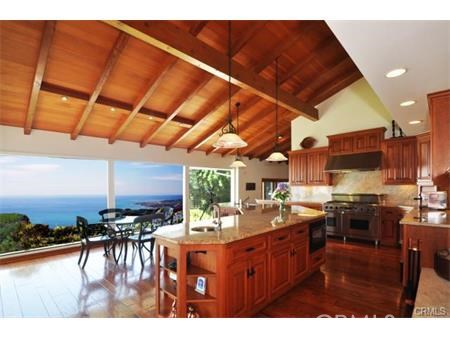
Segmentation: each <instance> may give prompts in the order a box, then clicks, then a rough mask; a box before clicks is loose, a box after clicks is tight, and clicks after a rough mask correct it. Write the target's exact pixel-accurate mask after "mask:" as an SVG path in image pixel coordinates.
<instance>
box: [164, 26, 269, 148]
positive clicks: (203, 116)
mask: <svg viewBox="0 0 450 338" xmlns="http://www.w3.org/2000/svg"><path fill="white" fill-rule="evenodd" d="M266 23H267V22H265V21H264V24H266ZM255 28H258V29H261V27H259V25H254V26H252V28H251V29H250V30H249V31H250V32H247V33H245V34H243V35H242V36H241V37H240V39H239V40H237V41H236V42H235V44H234V47H233V48H232V52H231V55H232V56H235V55H236V54H237V53H239V51H240V50H241V49H242V48H243V47H244V46H245V45H246V43H247V42H248V41H249V40H250V38H251V37H253V36H254V35H255V34H256V32H257V30H256V29H255ZM272 61H273V60H272ZM267 65H268V64H266V63H264V64H262V63H258V65H257V66H258V68H257V69H259V68H260V67H263V69H264V68H265V67H267ZM261 70H262V69H261ZM261 70H259V71H258V72H260V71H261ZM213 78H214V75H211V77H210V80H211V79H213ZM208 83H209V82H208ZM208 83H207V84H208ZM207 84H205V85H207ZM239 90H240V88H239V87H233V88H232V89H231V96H233V95H235V94H236V93H238V92H239ZM227 101H228V95H227V96H226V97H224V98H222V97H219V99H218V100H216V101H215V102H214V104H213V105H212V106H213V109H208V111H207V112H206V113H203V114H201V117H200V119H199V120H198V121H197V123H196V124H195V125H194V126H193V127H192V128H191V129H189V130H187V131H185V132H183V133H181V134H179V135H177V136H175V137H174V139H173V140H172V141H170V142H169V144H168V145H167V146H166V150H170V149H172V148H173V146H174V145H175V144H177V143H178V142H180V141H182V140H183V139H185V138H186V137H187V136H189V135H190V134H191V133H192V132H193V131H194V130H195V129H196V128H197V127H198V126H199V125H200V122H201V121H203V120H204V119H206V118H207V117H208V116H210V115H212V114H213V113H214V112H216V110H217V109H219V108H220V107H221V106H222V105H223V104H225V103H226V102H227Z"/></svg>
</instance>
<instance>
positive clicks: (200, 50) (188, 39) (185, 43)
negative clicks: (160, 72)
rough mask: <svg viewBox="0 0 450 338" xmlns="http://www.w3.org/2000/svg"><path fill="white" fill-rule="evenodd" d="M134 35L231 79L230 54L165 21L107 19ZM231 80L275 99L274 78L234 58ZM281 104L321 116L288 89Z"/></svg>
mask: <svg viewBox="0 0 450 338" xmlns="http://www.w3.org/2000/svg"><path fill="white" fill-rule="evenodd" d="M104 22H105V23H107V24H109V25H111V26H113V27H115V28H117V29H119V30H121V31H124V32H126V33H128V34H130V35H132V36H133V37H135V38H137V39H139V40H141V41H144V42H146V43H148V44H150V45H152V46H154V47H157V48H159V49H161V50H164V51H166V52H167V53H169V54H171V55H174V56H176V57H178V58H180V59H182V60H184V61H186V62H188V63H191V64H192V65H194V66H196V67H199V68H201V69H203V70H205V71H207V72H209V73H211V74H213V75H215V76H217V77H220V78H222V79H224V80H227V79H228V67H227V61H228V60H227V56H226V55H224V54H222V53H220V52H219V51H217V50H216V49H214V48H212V47H211V46H209V45H208V44H206V43H204V42H203V41H201V40H199V39H197V38H195V37H194V36H192V35H191V34H189V33H188V32H185V31H183V30H182V29H180V28H179V27H176V26H174V25H172V24H170V23H167V22H164V21H123V22H122V21H104ZM232 64H233V65H232V74H231V81H232V83H233V84H235V85H237V86H239V87H241V88H243V89H246V90H248V91H250V92H253V93H254V94H256V95H258V96H261V97H262V98H264V99H266V100H268V101H270V102H275V96H276V95H275V88H274V86H273V85H272V83H271V81H269V80H267V79H265V78H263V77H261V76H259V75H258V74H256V73H255V72H253V71H251V70H249V69H246V68H245V67H244V66H242V65H241V64H239V63H237V62H235V61H232ZM279 105H280V106H282V107H284V108H286V109H288V110H290V111H293V112H295V113H297V114H299V115H302V116H304V117H306V118H308V119H310V120H313V121H316V120H317V119H318V112H317V109H316V108H314V107H313V106H311V105H309V104H308V103H305V102H303V101H301V100H300V99H298V98H297V97H295V96H294V95H292V94H290V93H288V92H286V91H283V90H282V91H280V92H279Z"/></svg>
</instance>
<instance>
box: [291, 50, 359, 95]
mask: <svg viewBox="0 0 450 338" xmlns="http://www.w3.org/2000/svg"><path fill="white" fill-rule="evenodd" d="M352 64H353V62H352V60H351V59H350V58H348V57H344V58H342V59H340V60H337V61H334V62H333V63H332V64H331V65H329V66H328V67H327V68H328V69H327V71H326V72H324V73H322V74H320V75H319V76H317V77H316V78H315V79H314V80H313V81H311V82H309V83H308V84H307V85H306V86H303V87H302V86H300V87H298V88H297V90H296V95H302V94H303V93H304V92H305V91H306V90H308V89H312V90H314V89H315V88H316V89H317V88H319V87H320V86H322V85H326V84H327V83H329V81H331V80H332V79H333V77H334V76H336V74H339V73H341V72H342V71H345V70H347V69H348V68H349V65H352Z"/></svg>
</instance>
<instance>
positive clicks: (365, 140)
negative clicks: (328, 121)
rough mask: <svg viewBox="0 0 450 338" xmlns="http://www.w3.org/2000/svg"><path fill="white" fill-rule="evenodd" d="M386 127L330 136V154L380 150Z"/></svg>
mask: <svg viewBox="0 0 450 338" xmlns="http://www.w3.org/2000/svg"><path fill="white" fill-rule="evenodd" d="M385 131H386V128H384V127H382V128H374V129H367V130H360V131H354V132H350V133H345V134H338V135H330V136H328V144H329V154H330V155H344V154H354V153H366V152H371V151H379V150H380V149H381V142H382V141H383V139H384V132H385Z"/></svg>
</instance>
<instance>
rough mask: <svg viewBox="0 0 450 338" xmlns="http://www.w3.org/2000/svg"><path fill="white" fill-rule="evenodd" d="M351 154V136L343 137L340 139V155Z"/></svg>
mask: <svg viewBox="0 0 450 338" xmlns="http://www.w3.org/2000/svg"><path fill="white" fill-rule="evenodd" d="M351 152H353V136H344V137H343V138H342V153H351Z"/></svg>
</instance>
